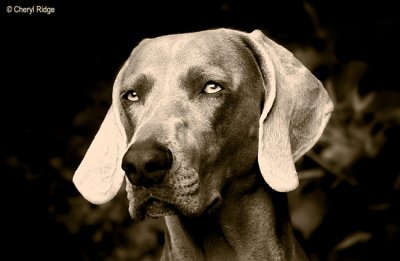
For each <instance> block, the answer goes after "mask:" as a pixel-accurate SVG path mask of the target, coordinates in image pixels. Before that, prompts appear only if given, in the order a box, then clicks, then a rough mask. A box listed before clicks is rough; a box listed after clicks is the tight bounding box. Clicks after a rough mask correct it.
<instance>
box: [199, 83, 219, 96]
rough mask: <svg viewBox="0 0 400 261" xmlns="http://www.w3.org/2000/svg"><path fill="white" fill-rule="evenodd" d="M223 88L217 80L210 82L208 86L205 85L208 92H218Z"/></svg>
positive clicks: (205, 90)
mask: <svg viewBox="0 0 400 261" xmlns="http://www.w3.org/2000/svg"><path fill="white" fill-rule="evenodd" d="M221 90H222V87H221V85H219V84H218V83H215V82H208V83H207V84H206V86H204V89H203V91H204V92H205V93H208V94H212V93H216V92H219V91H221Z"/></svg>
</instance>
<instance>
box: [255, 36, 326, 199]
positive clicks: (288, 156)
mask: <svg viewBox="0 0 400 261" xmlns="http://www.w3.org/2000/svg"><path fill="white" fill-rule="evenodd" d="M248 36H249V38H250V48H251V49H252V51H253V52H254V55H255V57H256V59H257V62H258V63H259V66H260V69H261V72H262V75H263V80H264V89H265V101H264V107H263V111H262V114H261V117H260V128H259V148H258V163H259V167H260V170H261V173H262V175H263V177H264V179H265V181H266V182H267V183H268V185H269V186H270V187H271V188H273V189H274V190H276V191H280V192H288V191H291V190H293V189H295V188H296V187H297V186H298V183H299V180H298V177H297V173H296V169H295V166H294V162H295V161H296V160H298V159H299V158H300V157H301V156H302V155H304V153H306V152H307V151H308V150H309V149H311V147H312V146H314V144H315V143H316V142H317V140H318V139H319V137H320V136H321V134H322V131H323V130H324V128H325V126H326V124H327V122H328V120H329V117H330V114H331V112H332V110H333V104H332V102H331V100H330V98H329V96H328V94H327V92H326V91H325V89H324V87H323V86H322V84H321V83H320V81H318V79H316V78H315V77H314V76H313V75H312V73H311V72H310V71H309V70H308V69H307V68H306V67H305V66H304V65H302V64H301V63H300V61H299V60H297V59H296V58H295V57H294V56H293V54H292V53H290V52H289V51H288V50H286V49H285V48H283V47H282V46H280V45H278V44H276V43H275V42H273V41H272V40H271V39H269V38H268V37H266V36H265V35H264V34H263V33H262V32H261V31H259V30H256V31H253V32H252V33H250V34H248Z"/></svg>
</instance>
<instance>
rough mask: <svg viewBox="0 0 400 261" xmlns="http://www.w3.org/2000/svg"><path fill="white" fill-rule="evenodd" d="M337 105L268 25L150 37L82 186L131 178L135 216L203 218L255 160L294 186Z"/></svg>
mask: <svg viewBox="0 0 400 261" xmlns="http://www.w3.org/2000/svg"><path fill="white" fill-rule="evenodd" d="M332 110H333V105H332V102H331V101H330V99H329V96H328V95H327V93H326V91H325V89H324V88H323V86H322V85H321V83H320V82H319V81H318V80H317V79H316V78H315V77H314V76H313V75H312V74H311V73H310V72H309V71H308V70H307V69H306V68H305V67H304V66H303V65H302V64H301V63H300V62H299V61H298V60H297V59H296V58H295V57H293V55H292V54H291V53H290V52H289V51H287V50H286V49H284V48H283V47H281V46H279V45H278V44H276V43H275V42H273V41H272V40H270V39H269V38H268V37H266V36H265V35H264V34H263V33H261V32H260V31H257V30H256V31H254V32H252V33H244V32H240V31H236V30H228V29H219V30H210V31H202V32H196V33H189V34H179V35H170V36H163V37H159V38H155V39H148V40H144V41H142V42H141V43H140V44H139V45H138V46H137V47H136V48H135V49H134V50H133V52H132V54H131V56H130V58H129V59H128V60H127V62H126V63H125V65H124V66H123V68H122V69H121V71H120V72H119V74H118V76H117V78H116V81H115V83H114V88H113V103H112V105H111V108H110V110H109V112H108V113H107V115H106V117H105V119H104V121H103V123H102V125H101V127H100V129H99V131H98V133H97V135H96V137H95V138H94V140H93V142H92V144H91V145H90V147H89V149H88V151H87V153H86V155H85V158H84V159H83V161H82V162H81V164H80V166H79V168H78V169H77V171H76V172H75V175H74V183H75V185H76V187H77V188H78V190H79V191H80V192H81V193H82V195H83V196H84V197H85V198H86V199H88V200H89V201H90V202H92V203H96V204H101V203H104V202H106V201H108V200H110V199H111V198H113V197H114V195H115V194H116V193H117V192H118V190H119V188H120V186H121V184H122V182H123V179H124V177H126V181H127V182H126V183H127V186H126V189H127V193H128V199H129V201H130V208H129V209H130V213H131V215H132V216H133V217H134V218H143V217H144V216H151V217H156V216H161V215H170V214H175V213H181V214H183V215H187V216H199V215H202V214H204V213H205V212H207V211H208V210H211V209H213V208H214V206H216V205H218V203H220V202H221V198H223V193H222V191H223V188H224V186H225V184H228V183H233V182H235V180H236V179H237V178H241V177H243V176H245V175H246V174H247V173H248V172H249V171H250V170H251V169H252V168H253V167H255V166H256V167H257V168H259V170H260V172H261V175H262V177H263V178H264V180H265V181H266V182H267V183H268V185H269V186H270V187H271V188H273V189H274V190H276V191H280V192H287V191H290V190H293V189H295V188H296V187H297V185H298V178H297V173H296V170H295V167H294V162H295V161H296V160H297V159H298V158H299V157H301V156H302V155H303V154H304V153H305V152H306V151H307V150H309V149H310V148H311V147H312V146H313V145H314V144H315V143H316V141H317V140H318V138H319V137H320V135H321V133H322V131H323V129H324V128H325V125H326V123H327V121H328V119H329V117H330V113H331V111H332ZM257 163H258V166H257ZM239 186H240V184H239Z"/></svg>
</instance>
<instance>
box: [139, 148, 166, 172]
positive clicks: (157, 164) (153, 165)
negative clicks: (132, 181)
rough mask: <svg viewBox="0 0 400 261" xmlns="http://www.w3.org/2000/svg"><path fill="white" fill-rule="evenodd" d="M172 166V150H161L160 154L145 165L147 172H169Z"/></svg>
mask: <svg viewBox="0 0 400 261" xmlns="http://www.w3.org/2000/svg"><path fill="white" fill-rule="evenodd" d="M171 166H172V153H171V151H170V150H160V153H159V154H158V155H156V156H154V157H153V158H152V159H151V160H150V161H148V162H147V163H145V166H144V168H145V171H146V172H156V171H160V170H168V169H170V168H171Z"/></svg>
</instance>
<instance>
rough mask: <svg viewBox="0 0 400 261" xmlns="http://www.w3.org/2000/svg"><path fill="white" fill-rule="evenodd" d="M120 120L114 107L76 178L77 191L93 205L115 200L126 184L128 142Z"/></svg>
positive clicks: (109, 112)
mask: <svg viewBox="0 0 400 261" xmlns="http://www.w3.org/2000/svg"><path fill="white" fill-rule="evenodd" d="M116 117H118V116H116V114H115V113H114V111H113V106H111V108H110V109H109V110H108V112H107V115H106V117H105V119H104V121H103V123H102V124H101V127H100V129H99V131H98V132H97V134H96V136H95V138H94V140H93V141H92V143H91V145H90V147H89V149H88V150H87V152H86V155H85V157H84V159H83V160H82V162H81V164H80V165H79V167H78V169H77V170H76V172H75V175H74V177H73V182H74V184H75V186H76V188H77V189H78V190H79V192H80V193H81V194H82V196H83V197H84V198H86V199H87V200H88V201H90V202H91V203H93V204H103V203H105V202H107V201H109V200H111V199H112V198H113V197H114V196H115V195H116V194H117V192H118V190H119V188H120V187H121V185H122V182H123V178H124V172H123V170H122V168H121V161H122V157H123V153H124V152H125V150H126V142H125V138H124V134H123V133H121V131H120V129H119V128H118V125H117V124H118V120H116Z"/></svg>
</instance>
